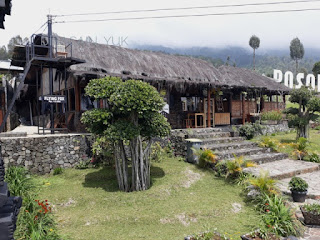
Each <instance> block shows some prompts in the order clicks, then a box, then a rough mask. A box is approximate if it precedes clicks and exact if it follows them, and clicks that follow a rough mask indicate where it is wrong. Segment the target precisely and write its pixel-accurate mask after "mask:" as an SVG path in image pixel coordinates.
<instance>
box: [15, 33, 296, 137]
mask: <svg viewBox="0 0 320 240" xmlns="http://www.w3.org/2000/svg"><path fill="white" fill-rule="evenodd" d="M39 37H41V38H45V36H39ZM55 38H56V39H57V44H56V51H55V54H54V55H55V58H57V59H63V58H67V57H70V56H71V57H73V58H76V59H83V60H85V63H81V64H76V65H73V64H70V65H68V67H67V68H64V69H62V68H56V69H55V70H54V81H53V92H54V94H56V95H64V96H66V97H67V101H66V103H63V104H56V106H55V111H56V113H57V114H56V115H57V117H56V119H55V124H56V125H58V124H59V121H60V122H61V124H63V123H62V122H63V121H64V122H65V125H66V126H67V127H68V128H69V130H71V131H83V129H84V126H82V124H81V123H80V121H79V120H80V117H81V114H82V112H83V111H86V110H88V109H91V108H93V107H103V101H99V102H94V101H92V99H89V98H88V97H86V96H85V91H84V88H85V86H86V85H87V84H88V82H89V81H90V80H91V79H94V78H100V77H104V76H116V77H120V78H122V79H123V80H128V79H136V80H142V81H145V82H148V83H150V84H151V85H153V86H154V87H156V88H157V89H158V91H159V92H160V94H161V95H162V96H163V97H164V99H165V101H166V103H167V109H166V110H165V111H164V114H165V115H166V116H167V118H168V121H169V122H170V124H171V126H172V128H188V127H214V126H216V125H230V124H243V123H245V122H246V121H252V120H253V118H254V117H255V116H257V115H258V114H259V113H260V112H262V111H270V110H275V109H279V110H281V109H284V108H285V95H286V94H288V92H289V91H290V89H289V88H287V87H285V86H284V85H282V84H279V83H277V82H275V81H274V80H273V79H271V78H268V77H265V76H262V75H260V74H258V73H256V72H254V71H251V70H248V69H243V68H237V67H231V66H221V67H219V68H215V67H214V66H213V65H212V64H211V63H209V62H207V61H204V60H201V59H198V58H192V57H186V56H176V55H169V54H165V53H160V52H152V51H141V50H133V49H126V48H122V47H118V46H109V45H103V44H97V43H90V42H85V41H80V40H73V39H68V38H62V37H58V36H56V37H55ZM40 44H46V41H40ZM67 46H72V48H70V47H69V48H67ZM15 53H16V54H14V57H13V63H15V62H16V63H19V64H18V65H19V66H21V63H22V62H23V59H24V57H23V54H22V51H21V49H18V48H17V49H16V50H15ZM43 54H44V55H45V54H47V53H46V52H43ZM83 62H84V61H83ZM78 63H80V62H78ZM30 71H32V72H33V74H30V76H29V79H28V81H27V82H28V83H30V85H32V86H33V87H32V89H31V88H30V89H29V90H28V91H29V92H32V93H33V94H31V96H30V94H29V98H30V97H31V99H32V102H33V116H39V115H41V116H44V115H45V114H46V106H45V107H44V106H43V105H44V104H43V102H41V101H39V98H40V99H41V96H44V95H48V94H49V81H48V80H47V79H48V71H47V70H46V69H39V66H33V67H32V68H31V70H30ZM40 75H41V76H40ZM37 81H38V84H36V82H37ZM34 86H37V87H36V88H35V87H34ZM26 96H28V94H26ZM29 100H30V99H29ZM39 104H40V105H42V107H40V109H41V111H37V110H36V109H37V106H38V109H39ZM42 119H44V118H42ZM35 122H37V120H35ZM38 124H40V123H39V122H38Z"/></svg>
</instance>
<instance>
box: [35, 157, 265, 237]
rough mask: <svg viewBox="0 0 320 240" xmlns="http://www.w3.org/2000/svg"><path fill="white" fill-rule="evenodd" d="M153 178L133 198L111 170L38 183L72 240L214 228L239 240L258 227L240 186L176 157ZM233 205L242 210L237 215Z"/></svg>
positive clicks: (42, 179) (164, 234)
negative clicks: (188, 185)
mask: <svg viewBox="0 0 320 240" xmlns="http://www.w3.org/2000/svg"><path fill="white" fill-rule="evenodd" d="M187 171H191V173H192V174H189V175H188V174H187ZM151 175H152V182H153V185H152V187H151V189H149V190H148V191H144V192H131V193H123V192H120V191H118V190H117V183H116V181H115V179H116V177H115V172H114V169H112V168H99V169H85V170H76V169H67V170H65V171H64V172H63V173H62V174H60V175H55V176H52V175H47V176H41V177H40V176H39V177H35V181H36V182H37V183H39V184H40V185H41V186H40V196H41V198H42V199H48V200H49V201H50V202H51V203H52V204H53V205H54V206H55V208H54V209H55V216H56V218H57V222H58V229H59V231H60V232H61V233H62V234H63V235H65V236H67V238H68V239H85V240H88V239H90V240H101V239H110V240H117V239H148V240H149V239H157V240H161V239H163V240H168V239H170V240H173V239H179V240H180V239H183V238H184V237H185V236H187V235H190V234H194V233H199V232H202V231H205V230H208V229H214V228H217V230H218V231H219V232H220V233H222V234H225V233H227V235H228V236H229V237H232V239H240V235H241V234H244V233H247V232H250V231H252V230H253V228H255V227H256V226H257V223H258V221H259V219H260V217H259V216H258V212H257V211H256V210H254V208H253V206H249V205H247V204H246V203H245V202H244V198H243V196H242V195H241V192H242V190H241V187H239V186H237V185H231V184H228V183H227V182H226V181H225V180H224V179H219V178H216V177H214V175H213V173H212V172H211V171H205V170H201V169H198V168H197V167H196V166H194V165H191V164H188V163H185V162H184V161H181V160H179V159H177V158H172V159H165V160H163V161H162V162H160V163H154V164H153V166H152V169H151ZM198 177H200V179H199V180H198V181H195V182H193V183H192V184H191V186H190V187H186V185H187V184H186V183H188V182H189V181H190V180H192V179H197V178H198ZM233 203H240V204H241V205H242V209H241V211H240V212H239V213H234V212H233V211H232V209H233V208H232V204H233Z"/></svg>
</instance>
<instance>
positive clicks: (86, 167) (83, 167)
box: [76, 160, 90, 169]
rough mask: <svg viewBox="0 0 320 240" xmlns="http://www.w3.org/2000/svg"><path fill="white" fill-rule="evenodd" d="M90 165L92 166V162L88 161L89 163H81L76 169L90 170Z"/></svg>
mask: <svg viewBox="0 0 320 240" xmlns="http://www.w3.org/2000/svg"><path fill="white" fill-rule="evenodd" d="M89 164H90V160H88V161H80V162H79V163H78V164H77V165H76V169H88V168H89Z"/></svg>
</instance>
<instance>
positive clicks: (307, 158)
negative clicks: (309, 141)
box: [303, 152, 320, 163]
mask: <svg viewBox="0 0 320 240" xmlns="http://www.w3.org/2000/svg"><path fill="white" fill-rule="evenodd" d="M303 160H305V161H308V162H315V163H320V156H319V155H318V154H317V153H315V152H313V153H308V154H307V156H305V157H304V159H303Z"/></svg>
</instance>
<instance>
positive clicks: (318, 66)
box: [312, 62, 320, 80]
mask: <svg viewBox="0 0 320 240" xmlns="http://www.w3.org/2000/svg"><path fill="white" fill-rule="evenodd" d="M312 72H313V74H314V75H315V76H316V77H317V76H318V75H319V74H320V62H316V63H315V64H314V65H313V68H312ZM319 80H320V79H319Z"/></svg>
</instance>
